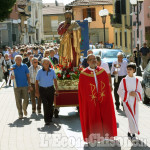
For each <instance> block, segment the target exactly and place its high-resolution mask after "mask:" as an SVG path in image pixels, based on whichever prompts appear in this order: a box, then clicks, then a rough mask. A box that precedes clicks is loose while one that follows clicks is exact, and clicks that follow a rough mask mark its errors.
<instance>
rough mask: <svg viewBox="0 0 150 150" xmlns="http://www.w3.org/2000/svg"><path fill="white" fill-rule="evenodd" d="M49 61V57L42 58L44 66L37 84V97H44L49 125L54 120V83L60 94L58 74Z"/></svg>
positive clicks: (46, 119) (38, 75) (44, 107)
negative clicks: (50, 66)
mask: <svg viewBox="0 0 150 150" xmlns="http://www.w3.org/2000/svg"><path fill="white" fill-rule="evenodd" d="M49 63H50V60H49V59H48V58H43V59H42V65H43V68H42V69H40V70H39V71H38V73H37V77H36V86H35V87H36V88H35V90H36V94H35V95H36V97H37V98H39V96H40V97H41V99H42V103H43V110H44V121H45V125H49V124H50V122H52V117H53V102H54V93H55V89H54V84H55V88H56V94H58V86H57V80H56V74H55V72H54V70H53V69H51V68H49Z"/></svg>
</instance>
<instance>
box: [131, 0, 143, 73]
mask: <svg viewBox="0 0 150 150" xmlns="http://www.w3.org/2000/svg"><path fill="white" fill-rule="evenodd" d="M143 2H144V0H130V3H131V5H133V6H134V7H135V6H137V13H136V15H137V17H136V18H137V20H136V27H137V56H138V59H137V70H136V75H137V76H142V73H141V68H140V64H139V60H140V53H139V44H140V40H139V13H140V11H141V4H142V3H143ZM139 4H140V5H139ZM139 7H140V10H139ZM134 10H135V9H134Z"/></svg>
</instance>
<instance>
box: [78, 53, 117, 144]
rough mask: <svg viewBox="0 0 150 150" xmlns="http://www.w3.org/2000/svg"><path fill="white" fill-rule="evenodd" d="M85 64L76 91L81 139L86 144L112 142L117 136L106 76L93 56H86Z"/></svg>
mask: <svg viewBox="0 0 150 150" xmlns="http://www.w3.org/2000/svg"><path fill="white" fill-rule="evenodd" d="M87 62H88V64H89V67H88V68H86V69H85V70H83V72H82V73H81V74H80V78H79V90H78V94H79V110H80V121H81V128H82V133H83V139H84V141H85V142H88V143H91V142H95V141H96V142H98V141H103V140H104V139H109V138H111V140H112V139H113V137H115V136H117V123H116V116H115V111H114V104H113V99H112V95H111V88H110V85H109V79H108V75H107V73H106V72H105V71H104V69H102V68H101V67H97V61H96V57H95V56H94V55H92V54H90V55H88V57H87Z"/></svg>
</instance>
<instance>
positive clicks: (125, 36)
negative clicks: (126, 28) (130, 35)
mask: <svg viewBox="0 0 150 150" xmlns="http://www.w3.org/2000/svg"><path fill="white" fill-rule="evenodd" d="M124 38H125V47H127V32H125V33H124Z"/></svg>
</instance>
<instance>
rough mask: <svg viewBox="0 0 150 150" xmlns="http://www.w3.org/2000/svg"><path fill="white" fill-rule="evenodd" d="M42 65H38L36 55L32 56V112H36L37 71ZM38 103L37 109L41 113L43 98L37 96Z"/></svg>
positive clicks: (30, 68)
mask: <svg viewBox="0 0 150 150" xmlns="http://www.w3.org/2000/svg"><path fill="white" fill-rule="evenodd" d="M41 68H42V67H41V66H39V65H38V58H36V57H34V58H32V65H31V66H30V67H29V76H30V81H31V87H32V90H31V92H30V94H31V102H32V113H35V112H36V97H35V81H36V75H37V72H38V71H39V70H40V69H41ZM37 101H38V105H37V111H38V113H41V98H40V97H39V98H37Z"/></svg>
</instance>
